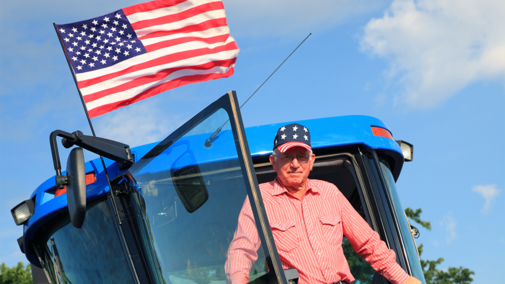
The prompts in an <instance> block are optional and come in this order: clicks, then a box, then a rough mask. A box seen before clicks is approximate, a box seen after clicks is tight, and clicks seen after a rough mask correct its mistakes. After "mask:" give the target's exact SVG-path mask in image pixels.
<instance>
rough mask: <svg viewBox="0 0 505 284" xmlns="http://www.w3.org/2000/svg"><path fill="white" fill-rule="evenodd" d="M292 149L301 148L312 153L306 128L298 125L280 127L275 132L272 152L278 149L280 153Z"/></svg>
mask: <svg viewBox="0 0 505 284" xmlns="http://www.w3.org/2000/svg"><path fill="white" fill-rule="evenodd" d="M293 147H303V148H305V149H307V150H309V151H312V147H311V146H310V132H309V130H308V129H307V127H305V126H303V125H301V124H298V123H292V124H288V125H284V126H282V127H281V128H279V130H277V135H275V139H274V150H275V148H278V149H279V151H280V152H281V153H284V152H286V151H287V150H289V149H291V148H293Z"/></svg>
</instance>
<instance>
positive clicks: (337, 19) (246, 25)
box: [223, 0, 387, 37]
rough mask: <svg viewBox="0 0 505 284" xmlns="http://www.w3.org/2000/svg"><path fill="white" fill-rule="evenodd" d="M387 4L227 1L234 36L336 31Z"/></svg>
mask: <svg viewBox="0 0 505 284" xmlns="http://www.w3.org/2000/svg"><path fill="white" fill-rule="evenodd" d="M386 2H387V1H385V0H380V1H371V0H318V1H311V2H308V1H303V0H276V1H269V0H256V1H243V0H223V3H224V6H225V9H226V17H227V19H228V24H229V25H230V28H231V33H232V35H235V36H236V35H247V36H248V37H250V36H264V35H267V36H289V35H295V34H296V35H304V34H308V33H309V32H316V31H320V30H325V29H328V28H332V27H334V26H336V25H338V24H341V23H342V22H344V21H345V20H348V19H349V18H352V17H354V16H357V15H363V14H366V13H370V12H373V11H376V10H378V9H381V8H383V7H384V6H385V3H386Z"/></svg>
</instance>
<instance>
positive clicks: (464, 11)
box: [361, 0, 505, 108]
mask: <svg viewBox="0 0 505 284" xmlns="http://www.w3.org/2000/svg"><path fill="white" fill-rule="evenodd" d="M504 15H505V1H495V0H418V1H414V0H394V1H393V3H392V4H391V6H390V7H389V8H388V9H387V10H386V12H385V14H384V16H383V17H382V18H380V19H372V20H370V22H369V23H368V24H367V25H366V27H365V29H364V35H363V37H362V38H361V46H362V48H363V50H365V51H368V52H370V53H372V54H375V55H378V56H380V57H384V58H386V59H387V60H388V61H389V69H388V70H387V72H386V74H387V77H388V79H390V80H392V82H393V86H394V84H398V86H399V88H400V90H399V91H398V93H399V94H398V95H397V97H396V98H395V100H396V103H406V104H407V105H408V106H410V107H421V108H425V107H434V106H437V105H439V104H441V103H443V102H444V101H446V100H447V99H448V98H449V97H451V96H452V95H454V94H455V93H456V92H458V91H459V90H461V89H463V88H464V87H466V86H468V85H469V84H471V83H473V82H476V81H479V80H489V79H491V80H492V79H498V80H505V33H504V32H503V27H505V16H504ZM504 82H505V81H504Z"/></svg>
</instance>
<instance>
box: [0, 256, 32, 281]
mask: <svg viewBox="0 0 505 284" xmlns="http://www.w3.org/2000/svg"><path fill="white" fill-rule="evenodd" d="M32 283H33V280H32V268H31V266H30V264H28V266H26V268H25V265H24V264H23V263H22V262H21V261H20V262H18V265H17V266H15V267H13V268H9V267H7V265H5V263H2V265H1V266H0V284H32Z"/></svg>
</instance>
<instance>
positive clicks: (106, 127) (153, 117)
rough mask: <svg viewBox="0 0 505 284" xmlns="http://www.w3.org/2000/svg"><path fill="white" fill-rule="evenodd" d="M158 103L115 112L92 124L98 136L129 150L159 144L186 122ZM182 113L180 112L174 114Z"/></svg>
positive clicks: (154, 101)
mask: <svg viewBox="0 0 505 284" xmlns="http://www.w3.org/2000/svg"><path fill="white" fill-rule="evenodd" d="M156 103H159V100H146V101H144V102H142V103H136V104H135V110H134V111H132V109H131V108H130V107H126V108H122V109H119V110H116V111H114V112H112V113H109V114H107V115H104V116H103V117H99V118H97V119H96V121H94V122H93V124H94V128H95V131H96V134H97V136H98V137H103V138H108V139H112V140H116V141H119V142H122V143H125V144H128V145H130V147H135V146H139V145H144V144H147V143H152V142H157V141H160V140H162V139H163V138H165V137H166V136H167V135H168V134H170V133H171V132H172V131H174V130H175V129H177V128H178V127H179V126H181V125H182V124H183V123H184V122H185V120H183V119H181V116H180V115H173V114H170V112H167V111H166V110H164V109H163V108H161V107H159V106H157V105H156ZM173 113H179V112H173Z"/></svg>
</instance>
